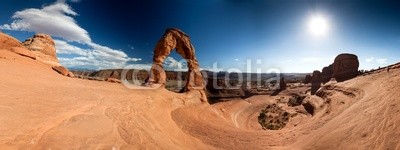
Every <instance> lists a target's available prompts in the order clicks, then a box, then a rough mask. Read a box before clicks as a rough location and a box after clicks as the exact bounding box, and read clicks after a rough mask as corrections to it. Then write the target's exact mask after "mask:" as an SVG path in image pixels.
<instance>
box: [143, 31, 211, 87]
mask: <svg viewBox="0 0 400 150" xmlns="http://www.w3.org/2000/svg"><path fill="white" fill-rule="evenodd" d="M173 49H176V52H177V53H178V54H179V55H181V56H182V57H183V58H184V59H186V61H187V64H188V68H189V69H188V74H187V76H186V80H187V81H186V85H185V88H184V89H183V90H184V91H188V90H193V89H203V88H204V83H203V76H202V74H201V72H200V68H199V63H198V61H197V59H196V56H195V49H194V47H193V45H192V43H191V42H190V38H189V36H188V35H187V34H185V33H184V32H182V31H181V30H179V29H176V28H169V29H167V30H166V31H165V33H164V35H163V37H162V38H161V39H160V40H159V41H158V43H157V45H156V47H155V48H154V57H153V65H152V67H151V70H150V76H149V79H148V81H147V84H154V83H156V84H165V82H166V74H165V71H164V68H163V66H162V64H163V62H164V61H165V59H166V57H167V56H168V55H169V54H170V53H171V51H172V50H173Z"/></svg>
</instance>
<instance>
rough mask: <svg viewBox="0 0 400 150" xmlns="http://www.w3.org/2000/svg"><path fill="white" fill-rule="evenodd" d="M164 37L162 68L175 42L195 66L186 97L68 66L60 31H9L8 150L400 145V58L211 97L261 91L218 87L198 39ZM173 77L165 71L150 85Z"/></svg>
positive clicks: (2, 113)
mask: <svg viewBox="0 0 400 150" xmlns="http://www.w3.org/2000/svg"><path fill="white" fill-rule="evenodd" d="M163 37H164V38H161V40H160V42H159V44H158V45H157V46H156V51H155V53H154V59H153V60H154V65H153V69H154V68H157V67H161V68H162V62H163V60H164V59H165V57H166V56H167V55H168V54H169V52H170V51H171V50H173V49H174V48H176V50H177V52H178V53H179V54H181V55H182V56H183V58H185V59H187V60H188V64H189V65H188V66H189V73H187V74H184V76H186V79H187V80H188V81H187V84H186V86H185V89H184V90H182V91H181V92H180V93H179V92H178V91H180V89H175V90H174V91H176V92H173V91H171V90H167V89H166V88H165V87H164V86H161V87H160V88H152V87H151V86H142V85H136V86H137V87H140V89H139V88H138V89H129V88H126V87H125V86H124V85H123V84H121V82H123V79H125V78H126V77H122V76H121V70H108V71H103V72H102V73H100V72H85V71H69V70H68V69H67V68H65V67H63V66H61V65H60V64H59V61H58V59H57V56H56V48H55V46H54V41H53V39H52V37H51V36H49V35H46V34H36V35H33V37H32V38H29V39H27V40H25V41H24V42H20V41H18V40H17V39H15V38H13V37H11V36H9V35H7V34H4V33H0V69H1V70H0V76H1V77H0V81H1V84H0V125H1V126H0V149H66V148H67V149H387V150H395V149H400V139H399V137H400V117H399V114H400V93H399V92H398V91H400V87H399V85H400V63H397V64H393V65H389V66H386V67H381V68H380V69H376V70H371V71H368V72H359V71H358V67H359V62H358V60H357V56H356V55H354V54H338V56H337V57H336V58H335V60H334V62H332V64H331V65H329V66H327V67H325V68H315V69H321V71H318V70H316V71H314V72H313V73H312V75H307V76H304V77H303V78H302V80H301V81H299V82H298V83H287V78H288V77H285V79H286V82H285V79H281V80H280V81H278V82H280V88H279V89H278V90H279V92H274V91H271V92H269V91H267V92H266V94H265V93H264V94H250V95H249V96H239V97H236V98H232V99H230V100H224V101H217V102H212V103H211V102H210V98H209V95H210V94H216V95H222V94H226V93H227V92H242V93H245V92H247V93H252V92H251V90H248V91H243V90H242V91H240V90H238V91H227V90H217V89H212V87H209V86H208V85H209V84H207V85H206V84H205V83H206V82H203V77H202V76H201V74H200V73H199V72H200V71H199V65H198V62H197V59H196V57H195V51H194V48H193V46H192V45H191V43H190V39H189V37H188V36H187V35H186V34H185V33H183V32H181V31H180V30H176V29H169V30H167V31H166V33H165V35H164V36H163ZM157 52H159V53H157ZM158 71H159V70H158ZM192 71H194V73H193V75H191V73H190V72H192ZM96 73H97V75H95V74H96ZM90 74H92V76H90ZM148 76H149V75H148V74H142V76H140V77H138V78H140V80H142V81H143V82H144V81H145V80H146V78H148ZM89 77H91V78H94V77H97V78H96V80H93V79H91V80H87V79H88V78H89ZM99 77H101V78H99ZM169 78H171V79H173V78H176V77H174V74H173V73H170V72H168V71H166V72H164V71H163V70H162V71H160V72H156V74H154V75H150V78H149V79H147V80H146V82H153V83H154V84H165V82H166V80H169ZM149 80H150V81H149ZM106 81H109V82H106ZM204 81H208V80H207V79H204ZM153 83H152V84H153ZM286 84H287V86H286ZM193 87H202V88H200V89H199V88H193ZM203 88H204V90H203ZM268 92H269V93H268ZM272 92H274V94H272ZM253 93H257V92H253ZM206 95H208V96H206ZM239 95H240V94H239Z"/></svg>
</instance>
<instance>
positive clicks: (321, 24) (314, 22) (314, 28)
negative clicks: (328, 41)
mask: <svg viewBox="0 0 400 150" xmlns="http://www.w3.org/2000/svg"><path fill="white" fill-rule="evenodd" d="M308 28H309V30H310V32H311V33H312V34H314V35H316V36H323V35H326V34H327V32H328V29H329V25H328V21H327V20H326V19H325V18H324V17H322V16H314V17H312V18H311V19H310V21H309V22H308Z"/></svg>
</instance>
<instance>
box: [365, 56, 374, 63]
mask: <svg viewBox="0 0 400 150" xmlns="http://www.w3.org/2000/svg"><path fill="white" fill-rule="evenodd" d="M374 59H375V58H374V57H370V58H367V59H365V61H366V62H372V61H374Z"/></svg>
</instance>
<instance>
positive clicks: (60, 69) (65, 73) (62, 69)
mask: <svg viewBox="0 0 400 150" xmlns="http://www.w3.org/2000/svg"><path fill="white" fill-rule="evenodd" d="M52 68H53V70H55V71H57V72H58V73H59V74H62V75H63V76H68V74H69V73H70V72H69V71H68V69H67V68H65V67H64V66H53V67H52Z"/></svg>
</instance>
